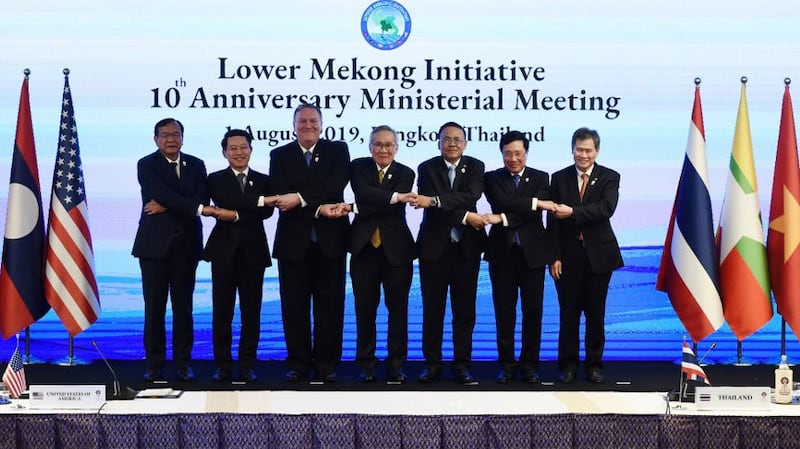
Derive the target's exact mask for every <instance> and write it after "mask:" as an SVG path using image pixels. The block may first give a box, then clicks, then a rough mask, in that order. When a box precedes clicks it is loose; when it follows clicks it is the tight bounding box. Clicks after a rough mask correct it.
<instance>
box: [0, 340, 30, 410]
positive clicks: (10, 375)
mask: <svg viewBox="0 0 800 449" xmlns="http://www.w3.org/2000/svg"><path fill="white" fill-rule="evenodd" d="M3 384H5V386H6V388H7V389H8V392H9V394H11V397H12V398H14V399H17V398H19V395H21V394H22V392H23V391H25V389H26V388H28V384H27V382H26V381H25V367H23V366H22V356H20V355H19V346H17V347H16V349H14V354H12V355H11V360H9V361H8V366H6V371H5V372H4V373H3Z"/></svg>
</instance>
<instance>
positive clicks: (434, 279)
mask: <svg viewBox="0 0 800 449" xmlns="http://www.w3.org/2000/svg"><path fill="white" fill-rule="evenodd" d="M479 268H480V259H479V258H478V257H475V258H472V259H468V258H466V257H464V255H463V254H462V253H461V248H460V247H459V244H458V243H453V242H451V243H450V244H449V245H448V247H447V248H446V249H445V251H444V253H443V254H442V257H441V258H440V259H439V260H437V261H427V260H420V262H419V271H420V287H421V290H422V354H423V356H424V357H425V363H426V364H427V365H428V366H429V367H436V366H441V364H442V336H443V332H444V315H445V307H446V306H447V290H448V288H449V289H450V309H451V312H452V315H453V368H454V369H461V368H467V367H469V364H470V362H471V361H472V331H473V329H474V328H475V297H476V291H477V288H478V270H479Z"/></svg>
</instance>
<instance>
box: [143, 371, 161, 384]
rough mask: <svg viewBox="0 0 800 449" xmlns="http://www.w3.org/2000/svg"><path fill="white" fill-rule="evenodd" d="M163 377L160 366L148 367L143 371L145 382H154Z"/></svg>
mask: <svg viewBox="0 0 800 449" xmlns="http://www.w3.org/2000/svg"><path fill="white" fill-rule="evenodd" d="M163 377H164V373H163V372H162V371H161V368H148V369H147V371H145V372H144V381H145V382H155V381H157V380H161V379H162V378H163Z"/></svg>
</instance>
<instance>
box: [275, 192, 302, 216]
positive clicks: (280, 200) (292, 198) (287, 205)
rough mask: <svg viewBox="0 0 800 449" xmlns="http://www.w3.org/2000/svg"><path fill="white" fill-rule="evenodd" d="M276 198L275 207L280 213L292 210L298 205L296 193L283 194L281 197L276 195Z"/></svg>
mask: <svg viewBox="0 0 800 449" xmlns="http://www.w3.org/2000/svg"><path fill="white" fill-rule="evenodd" d="M276 198H277V200H276V201H275V206H277V207H278V209H280V210H281V211H282V212H286V211H287V210H292V209H294V208H295V207H297V206H299V205H300V196H299V195H297V194H296V193H284V194H283V195H276Z"/></svg>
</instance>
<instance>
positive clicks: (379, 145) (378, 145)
mask: <svg viewBox="0 0 800 449" xmlns="http://www.w3.org/2000/svg"><path fill="white" fill-rule="evenodd" d="M369 146H371V147H372V148H375V149H376V150H389V151H391V150H394V149H395V148H397V144H394V143H388V142H386V143H384V142H372V143H371V144H369Z"/></svg>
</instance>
